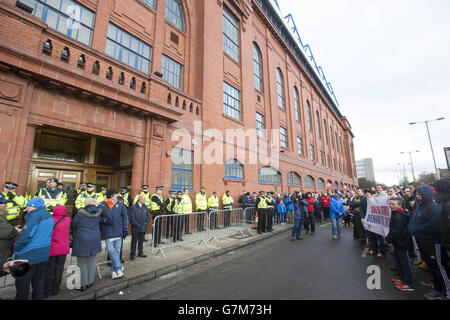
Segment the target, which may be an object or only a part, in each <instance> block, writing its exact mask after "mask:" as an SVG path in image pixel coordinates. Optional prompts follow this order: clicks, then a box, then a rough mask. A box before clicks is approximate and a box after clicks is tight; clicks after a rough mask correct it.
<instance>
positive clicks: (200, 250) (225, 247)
mask: <svg viewBox="0 0 450 320" xmlns="http://www.w3.org/2000/svg"><path fill="white" fill-rule="evenodd" d="M250 227H251V226H250ZM291 228H292V225H291V224H285V225H274V227H273V232H267V233H263V234H257V232H256V230H255V229H249V233H247V232H245V233H241V232H239V231H240V230H242V228H239V227H238V228H233V227H231V228H227V229H220V230H214V232H211V233H210V234H209V235H210V237H208V238H212V236H214V237H215V239H214V240H210V239H207V240H206V241H201V240H200V239H199V236H200V235H201V234H202V233H196V232H194V233H193V234H192V235H183V239H184V240H185V241H184V242H181V243H182V245H180V246H176V247H170V248H167V249H164V246H166V245H165V244H163V245H162V246H160V247H161V248H163V252H164V255H165V256H166V259H164V258H163V256H162V254H161V253H157V252H156V251H155V252H152V247H151V235H147V239H148V242H145V243H144V254H146V255H147V258H140V257H136V260H134V261H131V260H130V258H129V252H130V242H131V236H128V237H127V238H126V239H125V241H124V244H123V252H122V253H123V254H122V258H123V259H124V260H125V263H123V266H124V270H123V272H124V276H123V277H122V278H120V279H115V280H113V279H111V276H110V275H109V266H108V265H107V264H106V263H104V264H100V265H99V270H100V274H101V277H102V279H99V277H98V273H97V275H96V277H95V281H94V284H93V286H92V287H91V288H89V289H87V290H86V291H85V292H80V291H77V290H73V289H72V290H71V289H68V288H67V280H68V274H67V268H68V267H69V266H70V265H76V258H75V257H72V258H71V256H70V255H68V256H67V260H66V265H65V268H64V269H65V270H64V276H63V280H62V283H61V291H60V293H59V294H58V295H57V296H53V297H50V298H48V299H47V300H93V299H97V298H100V297H102V296H105V295H108V294H110V293H112V292H115V291H118V290H122V289H125V288H129V287H131V286H133V285H136V284H139V283H142V282H145V281H149V280H152V279H156V278H159V277H161V276H163V275H166V274H169V273H172V272H176V271H178V270H181V269H183V268H187V267H189V266H191V265H193V264H196V263H200V262H203V261H206V260H209V259H213V258H214V257H217V256H219V255H222V254H225V253H227V252H230V251H233V250H236V249H239V248H241V247H244V246H247V245H251V244H253V243H255V242H257V241H262V240H264V239H266V238H269V237H272V236H274V235H277V234H279V233H282V232H285V231H287V230H290V229H291ZM244 234H245V236H244ZM162 240H163V241H168V240H166V239H165V238H164V237H163V239H162ZM189 241H192V242H189ZM177 243H178V242H177ZM167 244H169V243H168V242H167ZM102 245H103V251H102V252H101V253H100V254H99V255H97V263H101V262H105V261H106V250H105V244H104V241H103V242H102ZM4 284H5V285H7V287H4V288H0V297H2V298H3V299H14V297H15V293H16V290H15V286H14V279H13V278H12V277H11V276H8V277H7V279H6V282H4V279H2V278H0V287H2V286H3V285H4ZM8 285H9V286H8Z"/></svg>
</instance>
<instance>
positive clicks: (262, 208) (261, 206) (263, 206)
mask: <svg viewBox="0 0 450 320" xmlns="http://www.w3.org/2000/svg"><path fill="white" fill-rule="evenodd" d="M256 208H257V210H258V233H259V234H261V233H263V232H266V220H267V219H266V218H267V198H266V197H265V196H264V191H260V192H259V196H258V197H256Z"/></svg>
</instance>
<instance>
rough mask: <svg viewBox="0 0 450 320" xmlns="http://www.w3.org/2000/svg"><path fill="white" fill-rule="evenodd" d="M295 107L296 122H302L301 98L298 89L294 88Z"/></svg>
mask: <svg viewBox="0 0 450 320" xmlns="http://www.w3.org/2000/svg"><path fill="white" fill-rule="evenodd" d="M294 105H295V120H297V121H300V119H301V117H300V97H299V94H298V89H297V87H294Z"/></svg>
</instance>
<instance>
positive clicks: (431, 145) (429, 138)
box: [409, 117, 445, 180]
mask: <svg viewBox="0 0 450 320" xmlns="http://www.w3.org/2000/svg"><path fill="white" fill-rule="evenodd" d="M444 119H445V118H444V117H440V118H437V119H433V120H427V121H420V122H410V123H409V124H410V125H414V124H417V123H425V126H426V127H427V133H428V141H429V142H430V148H431V155H432V156H433V164H434V170H435V175H436V180H438V179H439V172H438V169H437V166H436V159H435V158H434V151H433V144H432V143H431V136H430V129H429V128H428V122H432V121H439V120H444Z"/></svg>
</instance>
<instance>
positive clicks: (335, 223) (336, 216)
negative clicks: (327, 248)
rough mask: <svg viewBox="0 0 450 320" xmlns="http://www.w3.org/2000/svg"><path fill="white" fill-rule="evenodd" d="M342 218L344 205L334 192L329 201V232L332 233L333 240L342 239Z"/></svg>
mask: <svg viewBox="0 0 450 320" xmlns="http://www.w3.org/2000/svg"><path fill="white" fill-rule="evenodd" d="M343 217H344V205H343V204H342V199H341V196H340V194H339V192H338V191H337V190H335V191H334V195H333V197H332V198H331V200H330V218H331V232H332V233H333V240H336V239H341V238H342V234H341V224H342V218H343ZM336 229H337V233H336Z"/></svg>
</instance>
